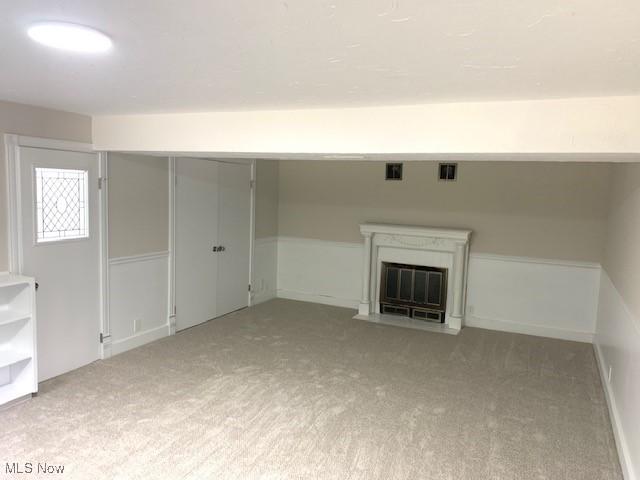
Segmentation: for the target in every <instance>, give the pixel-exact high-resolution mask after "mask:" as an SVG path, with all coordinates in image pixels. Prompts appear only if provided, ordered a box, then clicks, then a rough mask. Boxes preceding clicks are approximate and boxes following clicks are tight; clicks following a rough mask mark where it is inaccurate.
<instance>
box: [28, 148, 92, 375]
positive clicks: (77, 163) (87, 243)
mask: <svg viewBox="0 0 640 480" xmlns="http://www.w3.org/2000/svg"><path fill="white" fill-rule="evenodd" d="M19 154H20V172H19V173H20V187H21V198H20V201H21V212H22V213H21V215H22V218H21V221H22V229H21V233H22V239H21V244H22V270H23V272H24V274H25V275H29V276H32V277H35V279H36V281H37V283H38V285H39V288H38V291H37V294H36V306H37V319H38V320H37V322H38V324H37V347H38V378H39V380H40V381H42V380H46V379H48V378H51V377H54V376H57V375H60V374H62V373H65V372H67V371H69V370H73V369H75V368H78V367H81V366H83V365H86V364H88V363H90V362H93V361H95V360H97V359H98V358H99V355H100V342H99V332H100V236H99V218H98V214H99V193H98V172H99V163H98V156H97V154H94V153H81V152H71V151H63V150H49V149H44V148H31V147H20V152H19Z"/></svg>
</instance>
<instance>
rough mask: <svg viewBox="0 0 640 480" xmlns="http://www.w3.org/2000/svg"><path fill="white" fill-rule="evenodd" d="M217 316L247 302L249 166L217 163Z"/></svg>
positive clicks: (249, 213)
mask: <svg viewBox="0 0 640 480" xmlns="http://www.w3.org/2000/svg"><path fill="white" fill-rule="evenodd" d="M218 168H219V170H218V172H219V176H218V185H219V188H218V198H219V202H220V204H219V210H218V212H219V216H218V239H219V242H220V246H222V247H223V248H222V251H220V252H218V282H217V299H218V305H217V315H218V316H220V315H224V314H226V313H229V312H233V311H234V310H238V309H240V308H244V307H246V306H247V305H248V303H249V292H248V287H249V263H250V262H249V249H250V242H249V239H250V236H251V228H250V224H251V185H250V182H251V167H250V166H249V165H247V164H240V163H225V162H220V163H219V167H218Z"/></svg>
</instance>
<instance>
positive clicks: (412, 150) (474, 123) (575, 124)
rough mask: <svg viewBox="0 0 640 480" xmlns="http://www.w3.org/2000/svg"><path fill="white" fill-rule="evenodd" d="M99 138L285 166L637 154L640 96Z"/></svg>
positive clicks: (169, 118) (106, 126) (458, 106)
mask: <svg viewBox="0 0 640 480" xmlns="http://www.w3.org/2000/svg"><path fill="white" fill-rule="evenodd" d="M93 138H94V143H95V145H96V147H97V148H98V149H101V150H122V151H192V152H193V151H197V152H211V153H221V154H223V153H226V152H246V153H248V154H249V156H255V155H256V154H264V155H266V154H277V155H276V157H278V158H279V157H281V156H282V154H292V153H293V154H302V153H310V154H324V153H326V154H331V153H343V154H345V153H348V154H363V153H370V154H376V153H377V154H402V153H406V154H425V153H439V154H442V153H452V154H461V153H468V154H478V153H494V154H496V153H506V154H514V153H516V154H519V153H556V154H557V153H572V154H584V153H588V152H596V153H614V154H615V153H635V154H638V153H640V96H629V97H597V98H574V99H557V100H531V101H513V102H483V103H442V104H428V105H409V106H389V107H369V108H334V109H330V108H329V109H315V110H280V111H245V112H208V113H187V114H158V115H111V116H109V115H105V116H95V117H93ZM261 156H262V155H261ZM548 158H549V160H553V159H554V157H553V156H550V157H548ZM555 158H557V157H555ZM581 158H582V160H584V156H583V155H582V157H581ZM576 160H580V158H579V157H577V158H576Z"/></svg>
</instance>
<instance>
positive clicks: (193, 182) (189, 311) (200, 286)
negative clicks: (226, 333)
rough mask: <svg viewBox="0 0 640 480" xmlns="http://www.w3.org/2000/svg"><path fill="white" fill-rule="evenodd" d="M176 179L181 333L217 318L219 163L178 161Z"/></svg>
mask: <svg viewBox="0 0 640 480" xmlns="http://www.w3.org/2000/svg"><path fill="white" fill-rule="evenodd" d="M176 176H177V185H176V232H175V238H176V254H175V256H176V258H175V262H176V308H177V313H176V330H184V329H185V328H189V327H193V326H194V325H198V324H200V323H203V322H206V321H207V320H211V319H212V318H215V317H216V287H217V272H218V255H216V253H214V252H213V247H214V246H216V247H217V245H218V163H217V162H214V161H210V160H206V159H199V158H177V159H176ZM216 249H217V248H216Z"/></svg>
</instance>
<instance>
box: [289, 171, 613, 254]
mask: <svg viewBox="0 0 640 480" xmlns="http://www.w3.org/2000/svg"><path fill="white" fill-rule="evenodd" d="M384 168H385V165H384V163H377V162H344V161H336V162H327V161H324V162H323V161H281V162H280V165H279V235H282V236H295V237H306V238H316V239H324V240H335V241H345V242H360V241H361V237H360V234H359V231H358V224H359V223H362V222H367V221H370V222H387V223H403V224H416V225H431V226H443V227H464V228H471V229H473V231H474V233H473V241H472V247H471V248H472V250H473V251H474V252H483V253H495V254H503V255H517V256H527V257H538V258H555V259H564V260H583V261H594V262H598V261H600V259H601V253H602V245H603V240H604V232H605V217H606V213H607V205H606V203H607V201H606V199H607V196H608V184H609V174H610V166H609V165H607V164H594V163H590V164H578V163H569V164H564V163H535V162H495V163H492V162H464V163H460V164H459V179H458V180H457V181H456V182H440V181H438V180H437V163H435V162H405V163H404V169H405V170H404V180H403V181H401V182H393V181H385V180H384Z"/></svg>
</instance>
